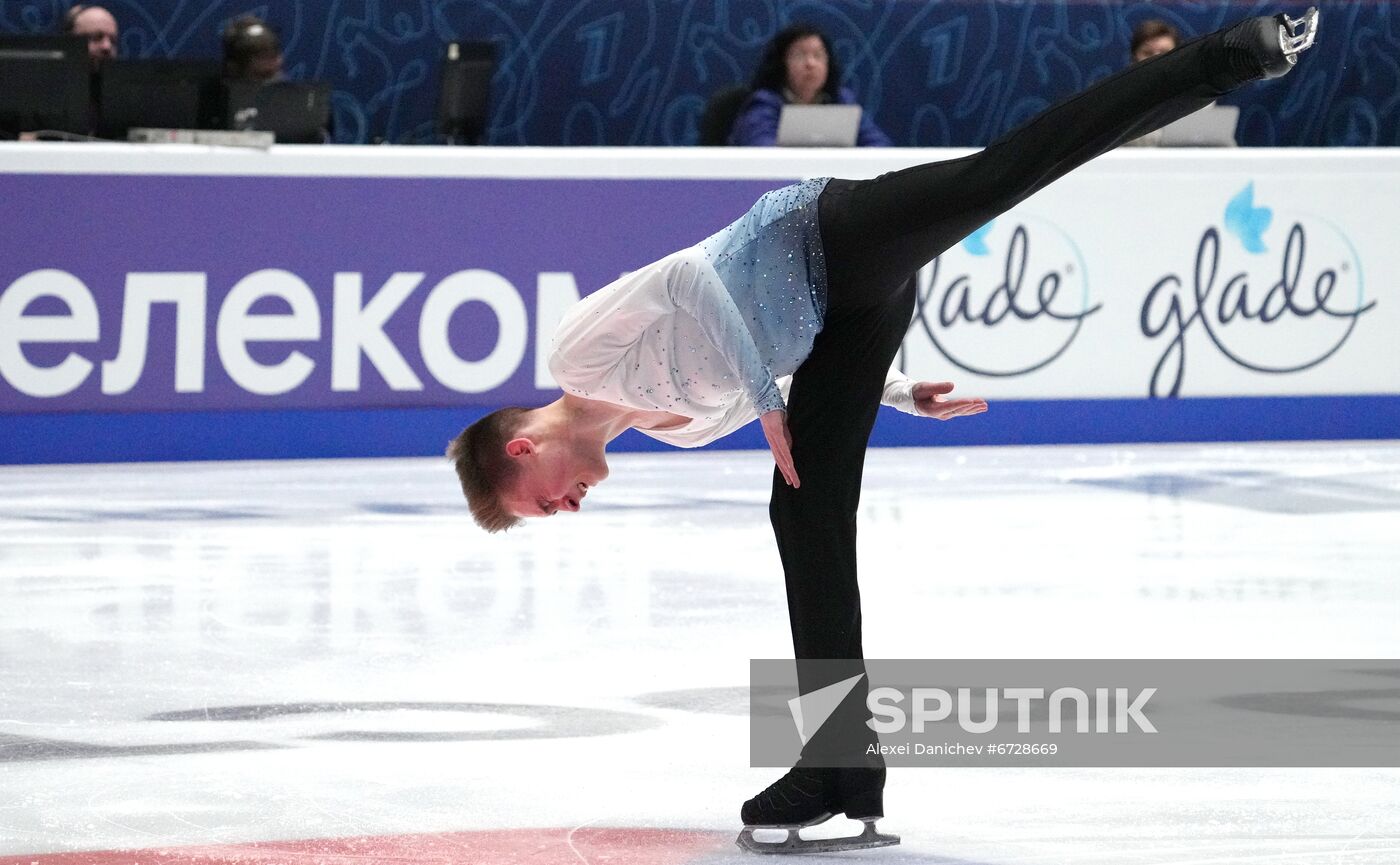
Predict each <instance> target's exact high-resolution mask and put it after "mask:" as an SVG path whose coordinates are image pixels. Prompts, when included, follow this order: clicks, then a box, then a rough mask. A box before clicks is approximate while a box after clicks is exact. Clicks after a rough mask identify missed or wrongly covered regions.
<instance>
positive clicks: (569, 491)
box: [506, 438, 608, 517]
mask: <svg viewBox="0 0 1400 865" xmlns="http://www.w3.org/2000/svg"><path fill="white" fill-rule="evenodd" d="M506 453H508V454H510V456H511V457H513V458H514V459H515V460H516V467H517V472H516V478H515V483H514V484H513V485H512V489H511V490H510V491H509V492H508V493H507V495H506V503H507V504H508V505H509V507H510V509H511V512H512V513H513V514H515V515H516V516H518V517H548V516H552V515H554V514H556V513H558V512H560V511H577V510H578V509H579V508H581V507H582V506H583V500H584V498H585V497H586V496H587V495H588V491H589V490H591V489H592V488H593V487H595V486H597V485H598V484H600V483H602V482H603V481H604V480H606V479H607V477H608V461H607V458H606V456H605V454H604V453H603V451H602V450H601V449H600V448H592V447H585V446H580V445H577V444H574V443H572V442H569V441H566V440H559V441H556V440H550V439H542V438H534V439H531V438H516V439H512V440H511V441H510V442H508V443H507V444H506Z"/></svg>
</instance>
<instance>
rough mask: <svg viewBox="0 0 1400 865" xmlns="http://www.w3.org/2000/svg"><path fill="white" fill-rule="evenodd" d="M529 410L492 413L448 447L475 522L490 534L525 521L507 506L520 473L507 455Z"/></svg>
mask: <svg viewBox="0 0 1400 865" xmlns="http://www.w3.org/2000/svg"><path fill="white" fill-rule="evenodd" d="M527 411H528V409H524V408H519V407H516V406H510V407H507V408H503V409H499V410H497V411H493V412H491V413H490V414H488V415H486V416H485V417H483V418H481V419H480V420H478V421H477V422H476V423H474V424H472V425H471V426H469V427H467V428H466V429H464V430H462V432H461V434H460V435H458V436H457V437H456V438H455V439H453V440H452V441H451V442H450V443H449V444H448V445H447V458H448V459H450V460H452V463H453V465H454V466H455V467H456V469H457V477H458V479H459V480H461V482H462V494H463V495H465V496H466V497H467V507H468V508H469V509H470V510H471V513H472V519H474V520H476V524H477V525H479V526H481V527H482V528H483V529H485V530H486V531H488V532H492V533H494V532H502V531H505V530H506V529H510V528H514V527H516V526H518V525H520V524H522V523H523V522H525V521H524V520H522V519H521V518H520V517H518V516H516V515H515V514H513V513H511V512H510V508H508V507H507V506H506V503H505V491H506V490H507V489H509V488H510V486H511V485H512V484H513V483H514V481H515V478H516V475H517V474H518V473H519V472H518V469H517V468H516V465H515V462H514V461H513V460H512V459H511V458H510V457H509V456H508V455H507V454H506V442H508V441H510V440H511V439H512V438H515V435H516V432H517V431H518V430H519V429H520V425H521V423H522V420H523V417H524V415H525V413H526V412H527Z"/></svg>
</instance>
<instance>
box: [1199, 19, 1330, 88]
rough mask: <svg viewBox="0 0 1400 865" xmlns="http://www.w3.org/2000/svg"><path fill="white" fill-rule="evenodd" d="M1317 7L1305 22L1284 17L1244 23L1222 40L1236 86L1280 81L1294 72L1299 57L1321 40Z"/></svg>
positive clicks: (1222, 35)
mask: <svg viewBox="0 0 1400 865" xmlns="http://www.w3.org/2000/svg"><path fill="white" fill-rule="evenodd" d="M1317 20H1318V12H1317V7H1316V6H1314V7H1312V8H1310V9H1308V11H1307V12H1306V13H1305V14H1304V15H1303V17H1302V18H1289V17H1288V16H1287V15H1284V14H1283V13H1279V14H1278V15H1275V16H1273V17H1259V18H1250V19H1247V20H1245V21H1241V22H1240V23H1238V24H1236V25H1235V26H1234V27H1231V28H1230V29H1229V30H1226V31H1225V32H1224V33H1223V34H1221V37H1220V45H1221V48H1222V50H1223V55H1224V62H1225V65H1227V66H1228V68H1229V70H1230V75H1231V77H1232V78H1233V79H1234V82H1233V83H1235V84H1237V85H1238V84H1243V83H1244V82H1246V81H1256V80H1258V79H1260V78H1280V77H1282V76H1284V75H1287V74H1288V73H1289V72H1290V71H1292V69H1293V67H1294V66H1295V65H1297V63H1298V55H1299V54H1301V53H1303V52H1304V51H1306V50H1308V49H1309V48H1311V47H1312V44H1313V42H1314V41H1316V39H1317Z"/></svg>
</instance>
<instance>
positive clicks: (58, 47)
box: [0, 33, 92, 137]
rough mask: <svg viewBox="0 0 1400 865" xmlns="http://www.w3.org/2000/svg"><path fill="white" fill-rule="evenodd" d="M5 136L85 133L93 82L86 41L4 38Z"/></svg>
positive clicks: (0, 117)
mask: <svg viewBox="0 0 1400 865" xmlns="http://www.w3.org/2000/svg"><path fill="white" fill-rule="evenodd" d="M0 82H3V83H2V84H0V132H3V133H6V134H8V135H9V136H11V137H12V136H15V135H18V134H19V133H21V132H38V131H46V130H52V131H54V132H69V133H85V132H88V131H89V129H88V127H89V125H90V123H89V118H88V115H89V111H90V106H91V102H92V82H91V80H90V73H89V72H88V53H87V41H86V40H85V39H83V38H82V37H81V36H29V35H23V36H22V35H15V34H8V33H7V34H0Z"/></svg>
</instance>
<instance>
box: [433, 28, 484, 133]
mask: <svg viewBox="0 0 1400 865" xmlns="http://www.w3.org/2000/svg"><path fill="white" fill-rule="evenodd" d="M495 74H496V44H495V43H494V42H453V43H450V44H449V45H448V46H447V57H446V58H445V59H444V60H443V64H442V73H441V76H440V80H439V84H440V89H439V91H438V110H437V130H438V133H439V134H441V135H444V136H446V137H447V140H448V141H450V142H453V143H457V142H462V143H466V144H476V143H478V142H479V141H480V140H481V138H482V136H483V135H484V134H485V132H486V121H487V114H488V107H489V100H490V95H491V79H492V77H493V76H494V75H495Z"/></svg>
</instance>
